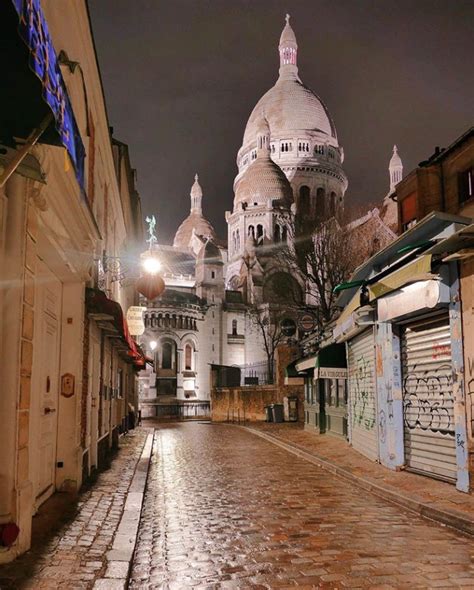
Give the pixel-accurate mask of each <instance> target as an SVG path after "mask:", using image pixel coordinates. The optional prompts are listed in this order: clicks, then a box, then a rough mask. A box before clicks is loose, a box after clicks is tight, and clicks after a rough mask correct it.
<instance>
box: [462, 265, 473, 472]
mask: <svg viewBox="0 0 474 590" xmlns="http://www.w3.org/2000/svg"><path fill="white" fill-rule="evenodd" d="M460 266H461V301H462V330H463V340H464V382H465V388H466V414H467V438H468V452H469V471H470V473H471V474H473V473H474V338H473V337H472V335H473V334H474V259H471V260H468V261H466V262H462V263H461V265H460Z"/></svg>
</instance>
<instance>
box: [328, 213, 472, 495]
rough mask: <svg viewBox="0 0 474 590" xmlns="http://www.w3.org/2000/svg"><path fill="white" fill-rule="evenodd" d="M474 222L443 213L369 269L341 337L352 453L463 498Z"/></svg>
mask: <svg viewBox="0 0 474 590" xmlns="http://www.w3.org/2000/svg"><path fill="white" fill-rule="evenodd" d="M466 222H467V220H466V219H464V218H455V217H453V216H448V215H444V214H438V213H434V214H432V215H430V216H428V217H427V218H426V219H425V220H422V221H421V222H420V223H419V224H418V225H417V226H416V227H415V228H413V230H410V232H407V233H406V234H404V235H403V236H401V237H400V238H399V239H398V240H397V241H396V242H394V243H393V244H392V245H390V246H389V247H388V248H386V249H385V250H384V251H382V252H380V253H378V254H376V255H375V256H374V257H373V258H372V259H370V260H369V261H368V262H367V263H365V265H364V266H363V267H361V268H360V269H358V271H357V273H355V275H354V276H353V277H352V282H351V283H347V285H348V286H349V289H348V290H349V293H348V294H347V295H345V296H344V298H342V297H341V299H340V301H341V300H344V306H345V309H344V311H343V313H342V314H341V317H340V318H339V320H338V322H337V324H336V327H335V329H334V332H333V336H334V338H335V339H336V341H337V342H345V343H346V346H347V362H348V374H349V381H348V382H349V387H348V405H349V440H350V442H351V444H352V446H353V447H354V448H355V449H357V450H358V451H359V452H360V453H362V454H364V455H365V456H367V457H369V458H371V459H372V460H375V461H380V462H381V463H382V464H383V465H385V466H386V467H389V468H391V469H397V470H398V469H401V468H404V469H407V470H410V471H414V472H417V473H420V474H423V475H427V476H430V477H433V478H437V479H442V480H444V481H448V482H451V483H455V484H456V487H457V488H458V489H459V490H461V491H468V490H469V477H468V464H467V443H466V403H465V397H466V393H465V387H464V379H463V376H464V366H463V331H462V323H461V295H460V281H459V268H458V263H457V262H456V261H455V256H456V255H455V251H456V249H457V248H459V247H460V244H461V242H460V241H459V237H458V236H459V234H461V233H462V232H464V233H465V232H466V231H467V228H466V229H465V230H463V229H462V228H463V227H465V226H466V225H467V223H466ZM464 245H465V244H464ZM375 269H377V272H374V270H375ZM354 279H355V280H354ZM354 288H356V292H355V293H354ZM467 337H468V335H467V334H464V342H465V341H466V338H467Z"/></svg>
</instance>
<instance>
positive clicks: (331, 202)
mask: <svg viewBox="0 0 474 590" xmlns="http://www.w3.org/2000/svg"><path fill="white" fill-rule="evenodd" d="M329 206H330V208H331V215H333V216H334V215H336V193H335V192H334V191H333V192H332V193H331V197H330V199H329Z"/></svg>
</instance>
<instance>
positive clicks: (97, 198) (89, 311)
mask: <svg viewBox="0 0 474 590" xmlns="http://www.w3.org/2000/svg"><path fill="white" fill-rule="evenodd" d="M0 28H1V32H0V34H1V37H2V43H3V45H2V46H4V47H5V51H6V55H8V58H7V59H6V61H5V70H6V72H5V79H6V81H7V84H6V86H5V89H4V92H2V97H1V98H0V103H1V112H2V115H1V121H0V141H1V143H2V148H1V149H0V267H1V277H2V288H1V289H0V313H1V322H0V346H1V350H2V353H3V355H4V358H8V362H5V363H2V364H1V367H0V381H1V383H2V395H1V396H0V413H1V415H2V417H3V421H4V428H2V432H1V434H0V443H1V445H2V451H3V455H2V460H1V461H0V530H1V531H2V535H3V532H4V531H6V530H8V531H9V533H8V535H6V536H5V538H8V539H9V540H10V542H9V543H7V544H6V545H5V544H3V546H1V547H0V562H6V561H10V560H12V559H13V558H14V557H15V556H16V555H18V554H19V553H22V552H24V551H25V550H27V549H28V548H29V546H30V542H31V523H32V517H33V515H34V514H35V513H36V512H37V511H38V510H40V509H41V506H42V504H43V503H44V502H45V501H46V500H47V499H48V498H49V497H50V496H51V495H52V494H53V493H54V492H56V491H63V492H72V493H74V492H77V490H78V489H79V488H80V486H81V484H82V482H83V481H84V480H85V479H86V478H87V477H88V476H89V474H90V473H91V472H92V471H94V470H95V469H97V468H99V467H100V465H101V460H102V459H104V458H105V455H106V454H107V452H108V451H109V449H110V448H111V447H112V445H113V444H114V443H115V442H116V441H117V438H118V433H119V430H123V428H124V426H125V423H124V418H125V416H127V415H128V411H129V406H128V404H129V403H130V404H135V405H136V404H137V401H136V392H137V385H136V369H137V368H139V367H140V366H142V364H143V355H142V354H141V352H140V351H139V350H138V348H137V347H136V345H135V343H134V342H133V341H132V339H131V338H130V336H129V334H128V330H127V328H126V323H125V322H124V319H123V312H122V307H121V306H123V308H124V309H125V308H126V307H127V306H128V305H130V303H132V302H133V300H134V298H135V294H134V292H133V290H132V289H131V287H130V286H128V287H127V286H126V285H125V284H124V283H122V284H121V281H119V280H115V279H116V278H118V277H117V276H114V273H112V272H111V269H110V263H111V262H112V261H116V260H117V259H118V257H120V256H121V255H122V254H123V253H124V251H125V249H127V247H128V243H129V241H130V242H131V243H133V241H134V240H139V241H141V239H142V238H141V212H140V201H139V197H138V194H137V193H136V191H135V188H134V177H133V171H132V169H131V166H130V161H129V158H128V151H127V148H126V146H124V145H123V144H120V143H119V142H115V143H112V141H111V136H110V130H109V124H108V119H107V112H106V108H105V102H104V96H103V92H102V86H101V82H100V74H99V69H98V64H97V58H96V54H95V50H94V44H93V39H92V33H91V27H90V22H89V16H88V11H87V5H86V2H85V1H84V2H82V1H79V2H74V3H71V5H70V7H69V9H68V10H67V11H64V10H58V6H57V3H56V2H54V1H49V0H44V1H43V2H42V3H41V4H40V3H26V2H25V3H18V2H10V1H8V2H4V3H2V7H1V8H0ZM45 56H47V57H48V59H47V60H45ZM107 264H109V268H108V269H107V268H106V266H107ZM2 538H4V537H3V536H2Z"/></svg>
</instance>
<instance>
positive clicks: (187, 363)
mask: <svg viewBox="0 0 474 590" xmlns="http://www.w3.org/2000/svg"><path fill="white" fill-rule="evenodd" d="M192 368H193V348H192V346H191V345H190V344H186V346H185V347H184V369H185V371H191V370H192Z"/></svg>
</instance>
